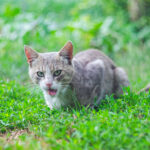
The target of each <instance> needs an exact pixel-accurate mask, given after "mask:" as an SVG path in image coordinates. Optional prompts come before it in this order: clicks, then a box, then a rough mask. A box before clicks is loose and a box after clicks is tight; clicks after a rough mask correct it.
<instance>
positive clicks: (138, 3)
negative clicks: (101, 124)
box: [0, 0, 150, 87]
mask: <svg viewBox="0 0 150 150" xmlns="http://www.w3.org/2000/svg"><path fill="white" fill-rule="evenodd" d="M149 6H150V0H128V1H127V0H107V1H104V0H42V1H37V0H1V1H0V76H1V77H0V78H3V79H8V80H18V81H26V80H27V79H28V75H27V64H26V59H25V56H24V51H23V45H25V44H26V45H30V46H31V47H33V48H34V49H36V50H38V51H40V52H45V51H58V50H59V49H60V48H61V47H62V46H63V45H64V44H65V43H66V41H68V40H72V41H73V44H74V53H77V52H79V51H81V50H84V49H87V48H90V47H94V48H98V49H101V50H102V51H104V52H105V53H107V55H109V56H110V57H111V58H112V59H113V60H114V61H115V62H116V63H117V64H118V65H122V66H123V67H124V68H125V69H126V70H127V71H128V74H129V77H130V80H131V82H132V83H137V81H139V82H141V84H140V86H143V85H144V84H145V83H147V81H148V76H149V75H150V72H148V70H149V65H148V63H149V62H150V60H149V55H150V52H149V50H148V49H149V47H150V17H149V16H150V7H149ZM137 72H138V73H137ZM144 79H145V80H144ZM134 85H136V84H134ZM140 86H139V87H140Z"/></svg>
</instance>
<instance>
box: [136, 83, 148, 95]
mask: <svg viewBox="0 0 150 150" xmlns="http://www.w3.org/2000/svg"><path fill="white" fill-rule="evenodd" d="M149 91H150V83H149V84H148V85H147V86H146V87H145V88H143V89H141V90H140V91H139V92H138V94H140V93H143V92H149Z"/></svg>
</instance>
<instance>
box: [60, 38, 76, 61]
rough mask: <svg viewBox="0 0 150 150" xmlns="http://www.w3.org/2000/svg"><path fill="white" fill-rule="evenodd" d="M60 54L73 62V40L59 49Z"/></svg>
mask: <svg viewBox="0 0 150 150" xmlns="http://www.w3.org/2000/svg"><path fill="white" fill-rule="evenodd" d="M59 56H62V57H63V58H65V59H67V60H68V62H69V63H70V64H71V60H72V57H73V44H72V42H71V41H68V42H67V43H66V44H65V46H64V47H63V48H62V49H61V50H60V51H59Z"/></svg>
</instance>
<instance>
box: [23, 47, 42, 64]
mask: <svg viewBox="0 0 150 150" xmlns="http://www.w3.org/2000/svg"><path fill="white" fill-rule="evenodd" d="M24 51H25V55H26V57H27V62H28V63H29V65H32V62H33V61H34V60H35V59H36V58H38V56H39V55H38V53H37V52H36V51H35V50H33V49H32V48H30V47H29V46H27V45H25V46H24Z"/></svg>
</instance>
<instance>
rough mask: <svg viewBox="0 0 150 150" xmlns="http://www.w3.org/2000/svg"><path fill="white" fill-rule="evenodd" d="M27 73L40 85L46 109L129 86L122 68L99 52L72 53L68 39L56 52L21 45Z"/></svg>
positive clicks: (88, 101) (115, 92) (91, 99)
mask: <svg viewBox="0 0 150 150" xmlns="http://www.w3.org/2000/svg"><path fill="white" fill-rule="evenodd" d="M24 50H25V55H26V58H27V62H28V64H29V76H30V78H31V79H32V81H33V82H34V83H36V84H38V85H39V86H40V88H41V89H42V91H43V93H44V97H45V100H46V104H47V105H48V106H49V107H50V109H53V108H56V109H59V108H61V107H67V106H71V107H72V106H75V103H76V102H75V101H74V96H75V97H76V101H77V102H78V103H79V104H81V105H84V106H87V105H89V106H93V105H95V104H100V101H101V100H102V99H104V98H105V97H106V95H112V94H113V95H114V96H115V97H119V96H120V95H121V94H123V90H122V88H123V87H127V86H129V84H130V83H129V80H128V76H127V74H126V72H125V70H124V69H123V68H121V67H117V66H116V65H115V64H114V62H113V61H112V60H111V59H110V58H109V57H108V56H106V55H105V54H104V53H103V52H101V51H100V50H97V49H88V50H86V51H82V52H79V53H77V54H76V55H75V56H74V57H73V44H72V42H71V41H68V42H67V43H66V44H65V46H64V47H63V48H62V49H61V50H60V51H59V52H48V53H38V52H36V51H35V50H33V49H32V48H30V47H29V46H25V47H24Z"/></svg>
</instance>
